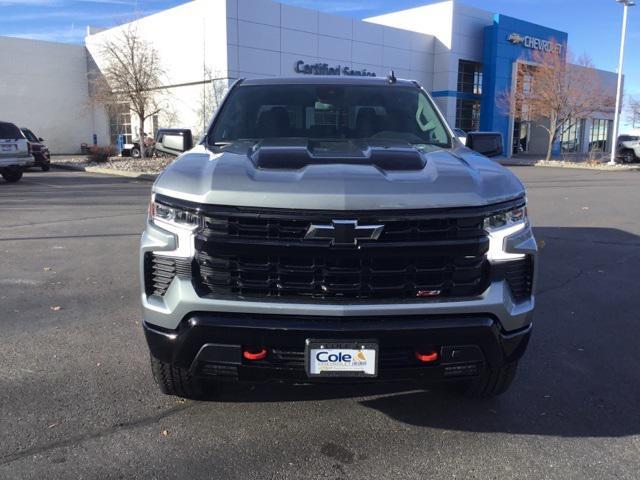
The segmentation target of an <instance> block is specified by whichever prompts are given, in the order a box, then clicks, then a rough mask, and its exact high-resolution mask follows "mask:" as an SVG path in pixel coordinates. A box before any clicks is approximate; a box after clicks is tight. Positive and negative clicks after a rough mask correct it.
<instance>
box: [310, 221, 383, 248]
mask: <svg viewBox="0 0 640 480" xmlns="http://www.w3.org/2000/svg"><path fill="white" fill-rule="evenodd" d="M383 229H384V225H358V221H357V220H333V221H332V222H331V225H313V224H312V225H311V226H310V227H309V230H307V234H306V235H305V237H304V238H305V239H318V238H327V239H331V245H357V244H358V240H377V239H378V237H379V236H380V234H381V233H382V230H383Z"/></svg>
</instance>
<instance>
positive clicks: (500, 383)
mask: <svg viewBox="0 0 640 480" xmlns="http://www.w3.org/2000/svg"><path fill="white" fill-rule="evenodd" d="M517 370H518V362H517V361H515V362H511V363H507V364H506V365H503V366H502V367H500V368H497V369H492V368H489V367H486V368H485V369H484V371H483V372H482V373H481V374H480V376H479V377H478V378H477V379H475V380H473V381H472V382H471V383H470V384H469V385H468V386H467V387H466V388H465V389H464V390H463V392H462V393H463V395H464V396H466V397H470V398H492V397H496V396H498V395H501V394H503V393H505V392H506V391H507V390H508V389H509V387H510V386H511V384H512V383H513V380H514V378H515V377H516V371H517Z"/></svg>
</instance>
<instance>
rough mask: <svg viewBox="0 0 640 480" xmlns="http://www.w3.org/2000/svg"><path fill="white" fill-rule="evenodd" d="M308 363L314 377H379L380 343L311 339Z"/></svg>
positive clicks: (306, 358) (308, 371)
mask: <svg viewBox="0 0 640 480" xmlns="http://www.w3.org/2000/svg"><path fill="white" fill-rule="evenodd" d="M306 343H307V344H306V349H305V366H306V370H307V375H308V376H310V377H375V376H377V375H378V343H377V342H376V341H372V340H344V341H336V340H307V342H306Z"/></svg>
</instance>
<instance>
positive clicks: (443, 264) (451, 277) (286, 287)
mask: <svg viewBox="0 0 640 480" xmlns="http://www.w3.org/2000/svg"><path fill="white" fill-rule="evenodd" d="M347 252H348V253H347ZM347 252H344V253H343V254H342V255H333V256H330V255H324V256H322V255H310V256H301V257H296V256H287V255H273V256H272V255H268V254H267V255H256V254H255V253H254V254H251V255H225V254H224V253H222V252H220V253H212V252H204V251H199V252H198V253H197V265H198V270H199V273H200V275H199V278H198V279H197V280H199V282H200V284H201V286H202V287H204V289H205V290H206V291H208V293H211V294H217V295H240V296H267V297H288V296H303V297H304V296H306V297H309V298H320V299H322V298H335V299H339V298H348V299H354V298H355V299H371V298H408V297H410V298H415V297H416V296H418V292H420V291H424V292H426V291H440V294H439V295H436V296H446V297H460V296H470V295H477V294H479V293H481V292H482V291H483V290H484V289H485V288H486V286H487V285H486V282H485V280H486V279H487V278H488V275H486V274H485V271H486V270H487V268H488V267H487V265H486V261H485V257H484V255H478V256H471V257H470V258H465V257H456V256H455V255H450V256H437V257H429V256H419V255H418V254H417V253H416V254H415V255H411V256H401V257H387V256H385V255H384V253H382V252H381V254H376V253H372V254H359V252H357V251H347Z"/></svg>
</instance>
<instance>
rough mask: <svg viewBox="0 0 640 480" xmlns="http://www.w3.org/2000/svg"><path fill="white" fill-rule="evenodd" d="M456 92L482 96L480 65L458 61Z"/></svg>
mask: <svg viewBox="0 0 640 480" xmlns="http://www.w3.org/2000/svg"><path fill="white" fill-rule="evenodd" d="M458 91H459V92H465V93H473V94H475V95H482V64H481V63H478V62H470V61H468V60H459V61H458Z"/></svg>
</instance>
